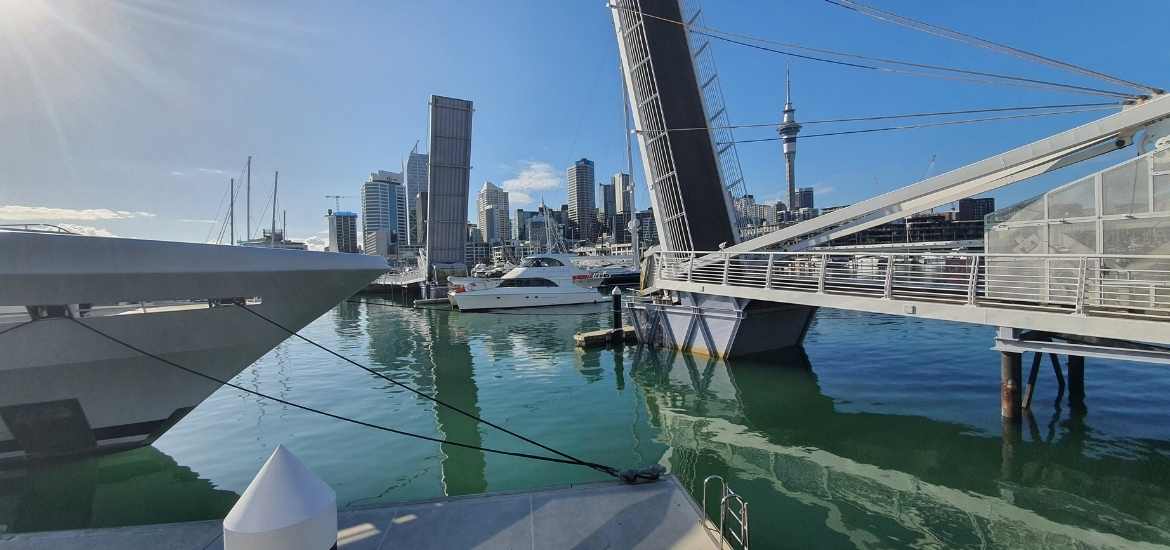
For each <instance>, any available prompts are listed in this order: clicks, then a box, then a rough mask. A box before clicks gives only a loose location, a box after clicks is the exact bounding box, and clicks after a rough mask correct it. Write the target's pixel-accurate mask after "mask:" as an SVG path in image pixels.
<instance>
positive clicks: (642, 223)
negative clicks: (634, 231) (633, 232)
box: [636, 208, 658, 250]
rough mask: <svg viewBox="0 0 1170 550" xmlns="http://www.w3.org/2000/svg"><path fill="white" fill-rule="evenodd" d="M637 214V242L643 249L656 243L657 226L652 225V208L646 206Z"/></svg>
mask: <svg viewBox="0 0 1170 550" xmlns="http://www.w3.org/2000/svg"><path fill="white" fill-rule="evenodd" d="M636 215H637V216H638V244H639V246H640V247H641V248H642V249H643V250H645V249H647V248H649V247H651V246H654V245H656V244H658V227H657V226H655V225H654V209H653V208H647V209H646V210H643V211H641V212H638V213H637V214H636Z"/></svg>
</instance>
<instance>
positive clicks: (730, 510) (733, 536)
mask: <svg viewBox="0 0 1170 550" xmlns="http://www.w3.org/2000/svg"><path fill="white" fill-rule="evenodd" d="M711 481H718V482H719V487H720V491H719V525H718V526H716V525H715V522H714V520H709V521H710V522H711V525H709V526H707V529H708V530H711V529H712V528H717V529H718V530H719V547H720V548H725V547H731V548H742V549H743V550H747V549H748V505H747V501H746V500H744V499H743V497H741V496H739V494H737V493H736V492H735V491H733V490H731V487H729V486H728V485H727V481H725V480H724V479H723V477H722V476H717V475H712V476H707V477H706V478H704V479H703V501H702V505H701V506H700V507H701V508H702V509H703V514H704V515H707V484H708V483H710V482H711ZM737 510H738V513H736V511H737ZM728 516H731V518H732V519H733V520H734V525H731V526H730V527H731V531H727V529H726V527H727V525H726V520H727V517H728ZM737 526H738V529H736V527H737ZM728 534H729V535H730V537H728V536H727V535H728ZM733 540H734V541H735V543H736V544H735V545H732V544H730V542H731V541H733Z"/></svg>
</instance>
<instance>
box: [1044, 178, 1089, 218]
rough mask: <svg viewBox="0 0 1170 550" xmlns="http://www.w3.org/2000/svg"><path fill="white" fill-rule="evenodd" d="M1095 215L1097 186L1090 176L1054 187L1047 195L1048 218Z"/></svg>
mask: <svg viewBox="0 0 1170 550" xmlns="http://www.w3.org/2000/svg"><path fill="white" fill-rule="evenodd" d="M1096 215H1097V186H1096V185H1095V184H1094V178H1093V177H1092V176H1090V177H1087V178H1085V179H1083V180H1081V181H1078V182H1076V183H1073V184H1072V185H1067V186H1064V187H1060V188H1058V189H1054V190H1053V191H1052V193H1051V194H1049V195H1048V217H1049V218H1084V217H1090V216H1096Z"/></svg>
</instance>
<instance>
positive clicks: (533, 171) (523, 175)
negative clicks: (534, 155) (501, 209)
mask: <svg viewBox="0 0 1170 550" xmlns="http://www.w3.org/2000/svg"><path fill="white" fill-rule="evenodd" d="M560 186H561V178H560V173H559V172H557V170H556V169H555V168H553V167H552V165H551V164H549V163H547V162H527V163H525V166H524V168H522V169H521V170H520V173H519V174H517V175H516V177H514V178H512V179H509V180H504V183H503V185H502V187H503V188H504V191H508V192H509V193H511V192H513V191H548V190H550V189H557V188H558V187H560ZM509 199H511V195H509ZM529 200H531V198H529Z"/></svg>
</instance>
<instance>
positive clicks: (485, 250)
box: [463, 240, 492, 268]
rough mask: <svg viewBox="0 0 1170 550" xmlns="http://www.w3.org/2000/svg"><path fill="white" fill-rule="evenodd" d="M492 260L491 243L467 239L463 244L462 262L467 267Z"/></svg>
mask: <svg viewBox="0 0 1170 550" xmlns="http://www.w3.org/2000/svg"><path fill="white" fill-rule="evenodd" d="M491 261H492V245H490V244H488V243H485V242H483V241H482V240H479V241H468V242H467V243H465V244H464V246H463V263H465V264H466V265H467V267H469V268H470V267H474V266H475V264H489V263H491Z"/></svg>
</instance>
